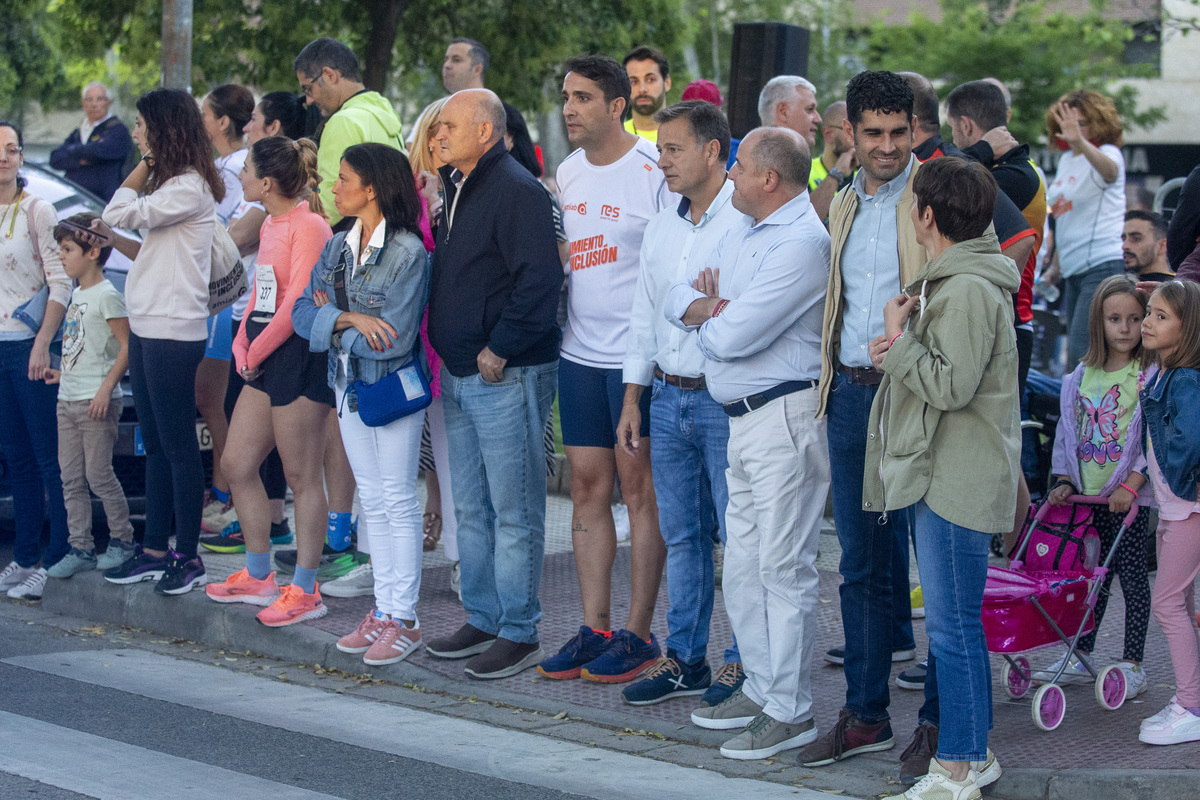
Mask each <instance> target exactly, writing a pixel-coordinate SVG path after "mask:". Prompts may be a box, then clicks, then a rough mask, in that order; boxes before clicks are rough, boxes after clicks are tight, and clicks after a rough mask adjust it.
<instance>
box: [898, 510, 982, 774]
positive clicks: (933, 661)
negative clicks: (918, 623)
mask: <svg viewBox="0 0 1200 800" xmlns="http://www.w3.org/2000/svg"><path fill="white" fill-rule="evenodd" d="M914 509H915V512H914V517H915V524H916V533H917V535H916V542H917V568H918V569H919V570H920V571H921V587H922V590H923V592H924V594H925V631H926V633H928V634H929V676H928V677H927V678H926V681H927V683H926V690H927V692H932V695H933V697H937V695H938V694H940V689H941V687H940V685H941V684H945V685H946V696H947V697H948V698H950V699H951V702H950V703H948V704H947V705H946V714H944V715H941V719H940V721H939V720H935V719H929V707H928V701H927V705H926V707H925V708H922V710H921V715H920V716H921V719H922V720H928V721H930V722H935V723H938V725H939V731H938V752H937V757H938V758H940V759H942V760H943V761H982V760H983V759H984V758H986V757H987V739H988V731H990V730H991V729H992V676H991V667H990V664H989V662H988V652H987V641H986V640H985V639H984V636H983V622H982V621H981V620H980V618H979V615H980V614H981V613H982V611H983V587H984V584H985V583H987V566H988V563H987V562H988V548H989V545H990V544H991V535H990V534H986V533H980V532H978V531H973V530H970V529H969V528H964V527H962V526H960V525H955V524H954V523H952V522H948V521H946V520H944V519H942V518H941V517H939V516H938V515H937V514H935V513H934V512H933V511H932V510H931V509H930V508H929V506H928V505H926V504H925V501H923V500H922V501H921V502H919V503H917V504H916V506H914ZM929 678H933V679H934V683H933V686H932V687H931V686H930V685H929V683H928V680H929Z"/></svg>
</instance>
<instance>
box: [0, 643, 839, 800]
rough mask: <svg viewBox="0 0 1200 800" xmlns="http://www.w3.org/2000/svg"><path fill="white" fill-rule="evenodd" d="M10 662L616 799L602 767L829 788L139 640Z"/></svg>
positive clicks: (796, 794) (764, 791) (680, 791)
mask: <svg viewBox="0 0 1200 800" xmlns="http://www.w3.org/2000/svg"><path fill="white" fill-rule="evenodd" d="M3 663H6V664H11V665H14V666H17V667H23V668H26V669H32V670H37V671H39V672H43V673H47V674H51V675H57V676H59V677H63V678H68V679H71V680H76V681H80V682H83V683H89V684H93V685H98V686H105V687H108V688H112V689H117V690H120V691H125V692H131V693H134V694H138V695H141V696H143V697H148V698H153V699H158V700H164V701H167V702H170V703H175V704H178V705H182V706H187V707H190V708H194V709H199V710H203V711H210V712H213V713H217V714H224V715H227V716H230V717H234V718H237V719H241V720H246V721H249V722H255V723H258V724H262V725H267V726H271V727H275V728H281V729H284V730H290V731H295V732H297V733H303V734H307V735H313V734H314V731H318V730H319V734H318V735H320V736H321V737H322V738H324V739H327V740H330V741H336V742H342V743H345V744H349V745H352V746H355V747H363V748H368V749H371V750H376V751H382V752H386V753H393V754H396V755H399V756H403V757H406V758H412V759H417V760H420V761H424V762H428V763H433V764H438V765H441V766H444V767H449V768H452V769H458V770H464V771H467V772H472V773H475V774H477V775H484V776H489V777H492V778H499V779H503V780H507V781H514V782H517V783H523V784H528V785H532V786H541V787H546V788H551V789H556V790H558V791H561V792H568V793H573V794H578V795H583V796H585V797H595V798H600V799H601V800H611V797H612V788H611V787H609V786H604V785H600V784H597V782H596V781H595V775H597V774H606V775H621V776H622V785H621V793H622V794H623V795H625V796H626V797H654V798H655V799H656V800H695V798H697V797H754V798H755V800H775V799H776V798H790V799H791V800H795V798H802V800H803V799H806V800H821V798H825V797H827V795H825V794H823V793H820V792H816V791H813V790H811V789H803V788H799V787H788V786H783V785H778V784H772V783H767V782H764V781H756V780H749V779H744V778H727V777H725V776H723V775H720V774H718V773H716V772H713V771H711V770H704V769H694V768H690V767H683V766H679V765H676V764H669V763H666V762H662V761H655V760H653V759H650V758H643V757H639V756H635V755H629V754H627V753H618V752H613V751H609V750H604V749H602V748H597V747H588V746H586V745H582V744H578V743H575V742H570V741H563V740H559V739H554V738H551V737H547V736H540V735H537V734H532V733H525V732H522V731H515V730H509V729H505V728H496V727H493V726H490V725H486V724H483V723H478V722H472V721H470V720H463V719H458V718H454V717H448V716H443V715H440V714H434V713H430V712H427V711H419V710H416V709H411V708H405V707H402V706H396V705H387V704H383V703H376V702H373V701H369V700H365V699H360V698H354V697H346V696H343V695H339V694H335V693H331V692H325V691H322V690H320V689H313V688H308V687H304V686H297V685H294V684H287V683H281V682H278V681H270V680H264V679H263V678H258V677H253V676H250V675H245V674H241V673H236V672H230V671H227V670H223V669H220V668H219V667H213V666H209V665H206V664H199V663H195V662H190V661H185V660H179V659H173V658H169V657H167V656H161V655H157V654H154V653H147V652H143V651H139V650H91V651H79V652H67V653H53V654H47V655H34V656H18V657H14V658H8V659H4V660H3ZM18 774H20V773H18ZM213 796H219V795H217V794H210V795H209V797H213ZM263 796H271V797H274V796H275V795H271V794H269V793H268V794H266V795H263Z"/></svg>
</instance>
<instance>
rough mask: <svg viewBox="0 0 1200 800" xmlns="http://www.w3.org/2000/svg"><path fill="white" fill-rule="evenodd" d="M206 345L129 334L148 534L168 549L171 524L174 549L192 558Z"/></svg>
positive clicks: (150, 541) (149, 540)
mask: <svg viewBox="0 0 1200 800" xmlns="http://www.w3.org/2000/svg"><path fill="white" fill-rule="evenodd" d="M202 358H204V342H203V340H201V341H198V342H180V341H176V340H175V339H144V338H142V337H141V336H138V335H137V334H135V333H131V334H129V388H130V389H131V390H132V391H133V405H134V407H135V408H136V409H137V414H138V425H139V426H140V427H141V429H142V443H143V444H144V445H145V447H146V536H145V541H144V542H143V543H144V544H145V546H146V548H147V549H149V550H166V549H167V548H168V542H167V540H168V539H169V538H170V536H171V519H172V516H174V521H175V550H176V551H177V552H179V553H182V554H183V555H186V556H194V555H196V545H197V544H198V543H199V541H200V512H201V510H202V508H203V506H204V463H203V462H202V461H201V460H200V442H199V440H198V439H197V438H196V370H197V369H198V368H199V366H200V360H201V359H202Z"/></svg>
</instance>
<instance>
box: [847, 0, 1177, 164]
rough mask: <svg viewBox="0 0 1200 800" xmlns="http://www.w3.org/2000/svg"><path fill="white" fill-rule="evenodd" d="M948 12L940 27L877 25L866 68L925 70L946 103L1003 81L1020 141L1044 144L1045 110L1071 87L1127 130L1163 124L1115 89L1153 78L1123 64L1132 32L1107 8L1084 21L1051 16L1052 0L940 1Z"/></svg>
mask: <svg viewBox="0 0 1200 800" xmlns="http://www.w3.org/2000/svg"><path fill="white" fill-rule="evenodd" d="M941 7H942V20H941V22H934V21H932V20H930V19H928V18H925V17H922V16H920V15H913V16H911V17H909V20H908V22H909V24H908V25H906V26H892V27H887V26H884V25H883V24H882V23H876V24H875V25H873V26H872V28H871V31H870V36H869V38H868V40H867V47H866V52H865V54H864V56H865V60H866V63H867V64H869V65H870V66H871V68H872V69H891V70H911V71H913V72H919V73H921V74H922V75H924V76H926V77H927V78H929V79H930V80H932V81H934V82H935V85H940V87H941V89H940V93H941V95H942V96H943V97H944V96H945V95H946V94H948V93H949V91H950V90H951V89H953V88H954V87H955V86H957V85H958V84H960V83H963V82H965V81H970V80H976V79H979V78H983V77H989V76H990V77H994V78H999V79H1000V80H1002V81H1004V82H1005V83H1006V84H1007V85H1008V87H1009V89H1010V91H1011V92H1012V95H1013V116H1012V122H1011V124H1010V128H1011V129H1012V131H1013V134H1014V135H1015V136H1016V137H1017V139H1019V140H1020V141H1037V140H1039V139H1040V138H1044V137H1045V113H1046V109H1048V108H1049V107H1050V105H1051V104H1052V103H1053V102H1054V101H1056V100H1057V99H1058V98H1059V97H1061V96H1062V95H1063V94H1065V93H1066V92H1068V91H1070V90H1072V89H1080V88H1083V89H1096V90H1098V91H1102V92H1105V93H1107V94H1109V95H1110V96H1112V97H1113V99H1114V101H1115V102H1116V104H1117V109H1118V111H1120V113H1121V118H1122V121H1123V122H1124V123H1125V125H1126V127H1130V126H1135V127H1147V126H1149V125H1152V124H1154V123H1155V122H1158V121H1160V120H1161V119H1163V116H1164V115H1163V112H1162V109H1161V108H1151V109H1139V108H1138V107H1137V104H1136V99H1137V93H1136V90H1134V89H1133V88H1132V87H1129V86H1122V87H1121V88H1119V89H1114V88H1113V86H1112V82H1113V81H1114V80H1115V79H1117V78H1123V77H1134V76H1138V75H1142V74H1148V73H1147V70H1146V68H1145V67H1130V66H1126V65H1125V64H1124V61H1123V58H1124V50H1125V43H1126V42H1128V41H1129V40H1130V39H1131V38H1132V37H1133V30H1132V28H1131V27H1129V26H1128V25H1126V23H1125V22H1123V21H1119V20H1106V19H1104V18H1103V17H1102V16H1101V11H1102V10H1103V7H1104V6H1103V4H1102V3H1099V2H1097V3H1094V4H1093V6H1092V8H1091V9H1090V10H1089V11H1088V12H1086V13H1085V14H1083V15H1080V16H1071V15H1068V14H1065V13H1063V12H1059V11H1050V10H1049V9H1048V8H1047V0H1016V1H1015V3H1013V4H1011V5H1010V4H1009V3H1008V2H1003V1H1002V2H1000V3H999V4H996V3H992V4H990V5H989V4H988V3H983V2H978V0H941Z"/></svg>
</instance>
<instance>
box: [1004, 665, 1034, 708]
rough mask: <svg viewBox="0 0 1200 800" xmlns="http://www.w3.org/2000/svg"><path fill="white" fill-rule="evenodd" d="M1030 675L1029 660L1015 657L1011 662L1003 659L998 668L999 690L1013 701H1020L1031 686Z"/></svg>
mask: <svg viewBox="0 0 1200 800" xmlns="http://www.w3.org/2000/svg"><path fill="white" fill-rule="evenodd" d="M1030 674H1031V673H1030V670H1029V659H1027V658H1025V657H1024V656H1017V657H1016V658H1014V659H1013V660H1012V661H1009V660H1008V659H1005V660H1004V665H1003V666H1002V667H1000V688H1001V690H1003V692H1004V694H1006V695H1007V696H1008V697H1010V698H1012V699H1013V700H1020V699H1021V698H1022V697H1024V696H1025V695H1027V694H1029V687H1030V686H1032V685H1033V681H1032V680H1031V679H1030Z"/></svg>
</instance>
